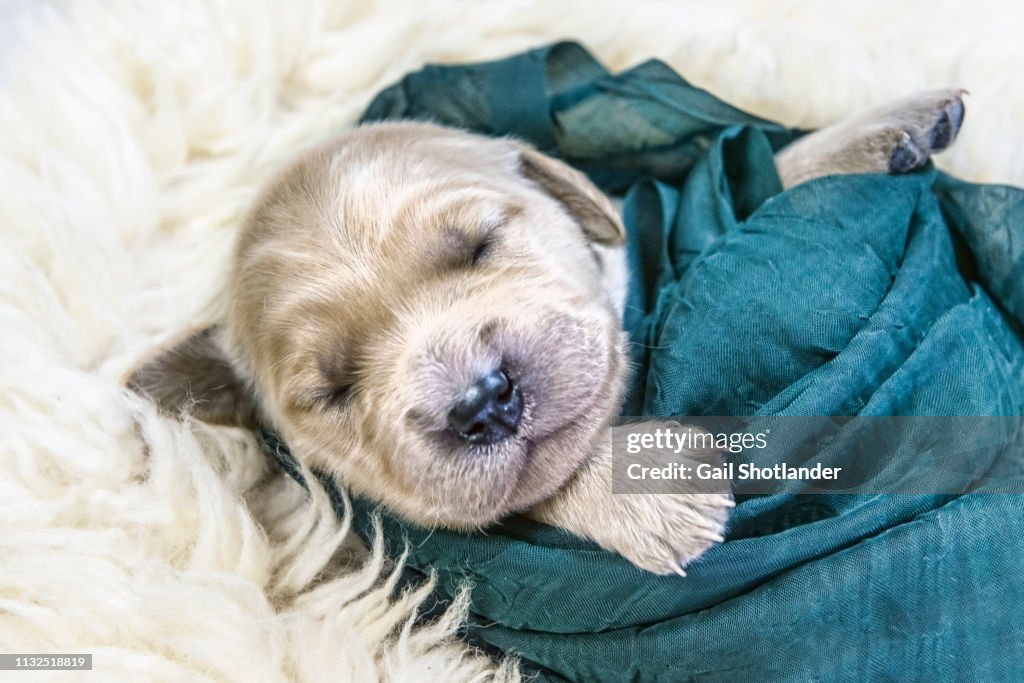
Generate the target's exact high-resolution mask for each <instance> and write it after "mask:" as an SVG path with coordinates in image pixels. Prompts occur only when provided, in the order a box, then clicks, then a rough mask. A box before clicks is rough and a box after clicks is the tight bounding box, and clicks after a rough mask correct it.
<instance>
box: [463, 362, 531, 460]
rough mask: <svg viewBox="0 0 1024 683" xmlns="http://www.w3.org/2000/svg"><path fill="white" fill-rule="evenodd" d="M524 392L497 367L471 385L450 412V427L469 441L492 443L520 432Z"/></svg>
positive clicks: (482, 443) (477, 443)
mask: <svg viewBox="0 0 1024 683" xmlns="http://www.w3.org/2000/svg"><path fill="white" fill-rule="evenodd" d="M522 416H523V396H522V392H521V391H520V390H519V387H518V386H516V383H515V382H514V381H513V380H512V378H510V377H509V376H508V374H507V373H506V372H505V371H504V370H502V369H500V368H497V369H494V370H491V371H490V372H488V373H487V374H485V375H482V376H481V377H480V378H478V379H477V380H476V382H474V383H473V385H472V386H470V387H469V388H468V389H467V390H466V392H465V393H464V394H463V395H462V396H461V397H460V398H459V400H458V401H457V402H456V403H455V405H454V407H452V409H451V412H450V413H448V427H449V428H450V429H451V430H452V431H453V432H455V434H457V435H458V437H459V438H460V439H462V440H463V441H466V442H468V443H471V444H474V445H479V446H488V445H491V444H494V443H498V442H499V441H504V440H505V439H507V438H508V437H510V436H512V435H513V434H515V433H516V430H517V429H518V428H519V421H520V419H521V418H522Z"/></svg>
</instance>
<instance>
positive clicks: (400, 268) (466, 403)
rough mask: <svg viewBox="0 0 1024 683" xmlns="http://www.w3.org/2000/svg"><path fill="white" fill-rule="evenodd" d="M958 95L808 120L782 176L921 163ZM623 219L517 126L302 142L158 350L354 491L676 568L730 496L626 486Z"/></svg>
mask: <svg viewBox="0 0 1024 683" xmlns="http://www.w3.org/2000/svg"><path fill="white" fill-rule="evenodd" d="M961 94H962V93H961V91H955V90H949V91H940V92H931V93H924V94H921V95H918V96H915V97H913V98H910V99H908V100H905V101H902V102H899V103H896V104H895V105H892V106H890V107H887V108H883V109H881V110H877V111H874V112H871V113H869V114H867V115H865V116H863V117H860V118H858V119H853V120H851V121H848V122H845V123H841V124H839V125H837V126H833V127H831V128H827V129H824V130H822V131H820V132H818V133H815V134H812V135H809V136H806V137H804V138H803V139H801V140H800V141H799V142H797V143H795V144H793V145H791V146H790V147H788V148H786V149H785V150H783V151H782V152H781V153H780V154H779V155H778V156H777V157H776V162H777V165H778V168H779V173H780V176H781V178H782V179H783V182H784V184H785V185H786V186H792V185H795V184H797V183H799V182H803V181H806V180H809V179H811V178H816V177H819V176H823V175H828V174H833V173H858V172H896V173H899V172H905V171H909V170H911V169H914V168H917V167H919V166H921V165H922V164H924V163H925V162H926V161H927V159H928V157H929V155H930V154H931V153H932V152H935V151H938V150H940V149H942V148H943V147H945V146H947V145H948V144H950V143H951V142H952V140H953V139H954V138H955V136H956V134H957V131H958V130H959V127H960V122H961V120H962V118H963V111H964V110H963V103H962V100H961ZM623 241H624V231H623V226H622V223H621V222H620V219H619V216H618V212H617V211H616V210H615V207H614V206H613V204H612V203H611V202H610V201H609V199H608V198H606V197H605V196H604V195H602V194H601V192H600V191H598V190H597V188H596V187H594V186H593V185H592V184H591V183H590V182H589V181H588V180H587V179H586V177H585V176H584V175H582V174H581V173H579V172H577V171H575V170H573V169H572V168H570V167H569V166H567V165H565V164H563V163H561V162H559V161H556V160H554V159H551V158H549V157H546V156H544V155H542V154H540V153H539V152H537V151H536V150H534V149H532V148H530V147H529V146H527V145H524V144H522V143H520V142H517V141H515V140H510V139H491V138H485V137H480V136H477V135H473V134H470V133H466V132H463V131H459V130H453V129H446V128H442V127H438V126H435V125H431V124H425V123H381V124H375V125H368V126H364V127H360V128H356V129H354V130H351V131H349V132H347V133H346V134H344V135H342V136H341V137H340V138H338V139H336V140H334V141H332V142H329V143H327V144H324V145H322V146H320V147H318V148H316V149H314V150H313V151H311V152H309V153H307V154H305V155H303V156H302V157H301V158H300V159H298V160H297V161H295V162H294V163H293V164H292V165H291V166H289V167H288V168H287V169H286V170H285V171H284V172H282V173H281V174H280V175H279V176H278V177H277V178H276V179H274V180H273V181H272V182H271V183H270V184H269V185H268V187H267V188H266V190H265V191H264V192H263V194H262V196H261V197H260V198H259V200H258V201H257V202H256V205H255V206H254V208H253V209H252V211H251V213H250V215H249V216H248V218H247V219H246V221H245V223H244V225H243V226H242V229H241V233H240V235H239V238H238V243H237V249H236V251H235V255H234V261H233V266H232V272H231V278H230V291H229V292H228V303H229V307H228V313H227V317H226V319H225V320H223V321H220V322H219V323H218V324H216V325H214V326H212V327H208V328H205V329H202V330H199V331H197V332H195V333H192V334H189V335H187V336H186V337H184V338H183V339H181V340H180V341H179V342H178V343H176V344H173V345H171V346H170V347H169V348H166V349H163V350H161V351H159V352H158V353H157V354H156V355H154V356H153V357H152V358H150V359H148V360H146V361H145V362H143V363H141V364H140V365H139V367H137V368H136V369H135V370H134V371H133V372H132V373H131V375H130V377H129V378H128V379H127V380H126V382H127V385H128V386H129V387H131V388H133V389H135V390H137V391H140V392H143V393H145V394H147V395H149V396H151V397H152V398H153V399H154V400H155V401H156V402H157V403H158V404H159V405H160V406H161V407H162V408H164V409H166V410H167V411H169V412H172V413H180V411H181V410H182V409H183V408H184V407H186V406H187V407H188V409H189V410H191V411H192V412H193V413H194V414H195V415H196V416H197V417H199V418H200V419H203V420H207V421H209V422H212V423H217V424H230V425H243V426H255V425H257V424H265V425H268V426H270V427H272V428H273V429H274V430H276V431H277V432H278V433H279V434H280V435H281V436H282V438H283V439H284V441H285V442H286V443H288V444H289V446H290V447H291V449H292V451H293V452H294V453H295V455H296V456H297V457H299V458H301V459H303V460H304V461H305V462H306V463H307V464H308V465H310V466H312V467H316V468H318V469H321V470H323V471H325V472H327V473H330V474H331V475H333V476H335V477H337V479H338V480H339V481H341V482H342V483H343V484H344V485H345V486H346V487H348V488H349V489H351V490H352V491H354V492H356V493H358V494H360V495H362V496H366V497H368V498H371V499H373V500H376V501H379V502H381V503H383V504H385V505H386V506H388V507H389V508H391V509H392V510H394V511H395V512H397V513H398V514H400V515H403V516H404V517H406V518H408V519H410V520H412V521H414V522H417V523H419V524H423V525H428V526H443V527H449V528H455V529H480V528H483V527H486V526H488V525H490V524H493V523H495V522H497V521H499V520H501V519H502V518H504V517H506V516H508V515H511V514H513V513H519V512H526V513H527V514H529V515H531V516H532V517H533V518H535V519H537V520H540V521H543V522H546V523H550V524H554V525H558V526H561V527H564V528H566V529H568V530H570V531H572V532H574V533H576V534H579V535H581V536H584V537H586V538H589V539H592V540H594V541H596V542H597V543H598V544H600V545H601V546H603V547H604V548H607V549H609V550H611V551H614V552H617V553H620V554H621V555H623V556H624V557H626V558H627V559H628V560H629V561H631V562H632V563H633V564H635V565H636V566H637V567H640V568H642V569H646V570H648V571H651V572H655V573H658V574H666V573H671V572H676V573H680V574H682V573H684V570H683V568H684V567H685V566H686V565H687V564H688V563H689V562H691V561H692V560H694V559H695V558H697V557H698V556H700V555H701V554H702V553H703V552H704V551H705V550H707V549H708V548H709V547H710V546H711V545H713V544H714V543H717V542H720V541H721V540H722V534H723V530H724V528H725V524H726V521H727V517H728V511H729V508H730V507H731V506H732V501H731V498H730V497H729V496H728V495H721V494H690V495H686V494H677V495H636V494H631V495H612V493H611V461H610V458H611V452H610V448H609V447H608V446H607V443H606V441H607V440H606V439H604V438H603V437H604V436H605V435H606V432H607V430H608V429H609V425H610V422H611V420H612V419H613V418H614V416H615V415H616V414H617V412H618V409H619V405H620V401H621V399H622V393H623V387H624V384H625V381H626V376H627V362H626V354H625V344H626V339H625V337H624V333H623V330H622V328H621V325H620V320H621V307H622V299H621V297H622V292H621V291H609V290H610V289H613V290H614V289H615V287H614V286H612V287H610V286H609V282H619V283H621V282H622V281H623V278H622V274H621V272H618V271H619V270H621V269H622V268H624V258H622V249H621V245H622V243H623Z"/></svg>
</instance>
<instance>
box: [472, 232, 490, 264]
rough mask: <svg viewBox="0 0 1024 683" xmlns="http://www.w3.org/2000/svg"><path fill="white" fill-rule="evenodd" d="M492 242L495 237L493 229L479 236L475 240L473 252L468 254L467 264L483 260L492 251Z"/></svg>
mask: <svg viewBox="0 0 1024 683" xmlns="http://www.w3.org/2000/svg"><path fill="white" fill-rule="evenodd" d="M494 243H495V238H494V231H493V230H492V231H491V232H488V233H486V234H485V235H483V236H482V237H480V238H479V239H478V240H477V243H476V247H475V248H474V249H473V253H472V254H471V255H470V258H469V265H471V266H477V265H480V263H481V262H483V260H484V259H485V258H487V256H488V254H489V253H490V252H491V251H492V247H493V246H494Z"/></svg>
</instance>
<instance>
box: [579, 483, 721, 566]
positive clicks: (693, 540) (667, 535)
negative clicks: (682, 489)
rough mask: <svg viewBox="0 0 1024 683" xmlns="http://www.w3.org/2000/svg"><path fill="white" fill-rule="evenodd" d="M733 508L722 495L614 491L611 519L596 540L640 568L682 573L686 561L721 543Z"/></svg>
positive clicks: (688, 562)
mask: <svg viewBox="0 0 1024 683" xmlns="http://www.w3.org/2000/svg"><path fill="white" fill-rule="evenodd" d="M733 506H734V503H733V500H732V496H731V495H729V494H724V493H677V494H636V493H621V494H615V495H613V496H611V507H612V513H613V519H615V520H616V521H615V522H613V528H610V529H608V530H607V535H606V536H605V537H604V538H602V539H600V541H599V542H601V544H602V545H603V546H605V547H606V548H608V549H609V550H614V551H615V552H617V553H619V554H620V555H622V556H623V557H625V558H626V559H627V560H629V561H630V562H632V563H633V564H634V565H636V566H637V567H639V568H640V569H645V570H647V571H649V572H653V573H655V574H673V573H675V574H679V575H680V576H686V572H685V571H684V568H685V567H686V566H687V565H688V564H690V563H691V562H693V561H694V560H696V559H697V558H698V557H700V556H701V555H703V554H704V553H705V552H706V551H707V550H708V549H709V548H710V547H711V546H713V545H715V544H716V543H721V542H722V540H723V537H724V533H725V527H726V522H727V521H728V518H729V510H730V509H731V508H732V507H733Z"/></svg>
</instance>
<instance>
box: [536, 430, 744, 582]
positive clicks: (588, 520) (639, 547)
mask: <svg viewBox="0 0 1024 683" xmlns="http://www.w3.org/2000/svg"><path fill="white" fill-rule="evenodd" d="M733 505H734V504H733V500H732V496H731V495H728V494H721V493H678V494H667V493H666V494H653V493H651V494H640V493H616V494H613V493H612V452H611V447H610V445H608V444H605V445H603V446H601V447H599V448H598V451H597V453H595V455H594V457H592V458H591V459H590V460H588V461H587V463H586V464H585V465H584V466H583V467H582V468H581V469H580V470H579V471H578V472H577V473H576V475H575V476H574V478H573V479H572V480H570V481H569V483H568V484H566V486H565V487H564V488H563V489H562V490H561V491H559V492H558V493H557V494H555V496H554V497H552V498H550V499H548V500H546V501H544V502H543V503H541V504H540V505H538V506H537V507H535V508H534V509H532V510H530V512H529V513H528V514H529V516H530V517H531V518H533V519H536V520H538V521H541V522H544V523H546V524H552V525H554V526H560V527H562V528H563V529H568V530H569V531H571V532H573V533H574V534H576V535H578V536H583V537H584V538H589V539H590V540H592V541H594V542H596V543H597V544H598V545H600V546H601V547H602V548H605V549H606V550H611V551H612V552H616V553H618V554H620V555H622V556H623V557H625V558H626V559H627V560H629V561H630V562H632V563H633V564H634V565H636V566H637V567H639V568H641V569H646V570H647V571H650V572H653V573H655V574H672V573H675V574H680V575H682V576H685V575H686V572H684V571H683V567H685V566H686V565H687V564H689V563H690V562H692V561H693V560H695V559H697V558H698V557H700V556H701V555H702V554H704V552H705V551H707V549H708V548H710V547H711V546H712V545H714V544H716V543H721V542H722V540H723V533H724V531H725V524H726V521H727V519H728V517H729V510H730V509H731V508H732V507H733Z"/></svg>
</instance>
